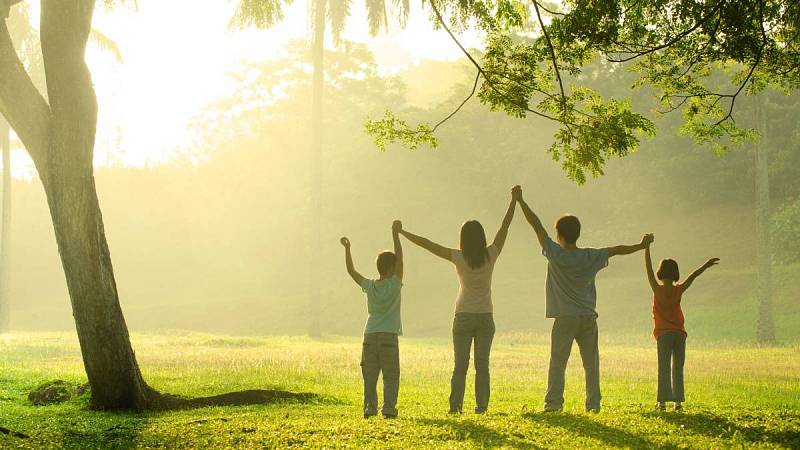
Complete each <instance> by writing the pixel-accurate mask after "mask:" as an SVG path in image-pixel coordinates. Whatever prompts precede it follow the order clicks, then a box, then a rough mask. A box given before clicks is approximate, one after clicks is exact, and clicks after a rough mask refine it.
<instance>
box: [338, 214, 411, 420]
mask: <svg viewBox="0 0 800 450" xmlns="http://www.w3.org/2000/svg"><path fill="white" fill-rule="evenodd" d="M401 229H402V224H401V223H400V221H399V220H395V221H394V223H393V224H392V238H393V240H394V253H392V252H389V251H384V252H381V253H380V254H378V258H377V266H378V274H379V278H378V279H377V280H370V279H367V278H364V277H363V276H361V274H360V273H358V271H356V269H355V267H354V266H353V257H352V255H351V254H350V240H349V239H347V238H346V237H343V238H342V239H341V243H342V245H343V246H344V249H345V263H346V265H347V273H349V274H350V276H351V277H352V278H353V281H355V282H356V283H357V284H358V285H359V286H360V287H361V289H362V290H363V291H364V292H365V293H366V294H367V312H368V316H367V323H366V325H365V326H364V344H363V346H362V350H361V375H362V377H363V378H364V418H369V417H372V416H375V415H377V414H378V393H377V385H378V375H379V374H381V373H382V374H383V408H382V413H383V417H384V418H387V419H393V418H395V417H397V393H398V391H399V388H400V352H399V348H398V339H397V337H398V336H399V335H401V334H403V326H402V323H401V321H400V289H401V288H402V286H403V282H402V280H403V248H402V247H401V245H400V237H399V232H400V230H401Z"/></svg>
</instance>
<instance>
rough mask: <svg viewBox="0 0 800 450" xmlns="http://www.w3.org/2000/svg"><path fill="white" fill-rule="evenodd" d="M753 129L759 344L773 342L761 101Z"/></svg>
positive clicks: (765, 142)
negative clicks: (756, 137)
mask: <svg viewBox="0 0 800 450" xmlns="http://www.w3.org/2000/svg"><path fill="white" fill-rule="evenodd" d="M755 116H756V117H755V119H756V127H757V128H758V131H759V133H760V134H761V136H760V140H759V141H758V142H757V143H756V155H755V157H756V215H757V220H756V228H757V234H758V249H757V255H758V256H757V260H758V276H757V283H756V296H757V299H758V326H757V329H756V339H757V341H758V343H759V344H764V345H768V344H772V343H774V342H775V327H774V324H773V321H772V242H771V237H770V205H769V139H768V135H769V131H768V130H767V121H766V108H765V99H764V98H763V95H761V96H759V97H757V98H756V100H755Z"/></svg>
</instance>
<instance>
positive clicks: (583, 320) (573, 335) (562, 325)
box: [544, 316, 600, 411]
mask: <svg viewBox="0 0 800 450" xmlns="http://www.w3.org/2000/svg"><path fill="white" fill-rule="evenodd" d="M572 341H577V342H578V348H579V349H580V352H581V360H583V371H584V373H585V375H586V404H585V406H586V410H587V411H589V410H600V352H599V349H598V347H597V318H596V317H594V316H569V317H558V318H556V320H555V322H553V331H552V334H551V335H550V370H549V371H548V373H547V394H546V395H545V398H544V405H545V408H546V409H561V408H563V407H564V375H565V373H566V370H567V361H569V355H570V352H572Z"/></svg>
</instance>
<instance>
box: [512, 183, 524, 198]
mask: <svg viewBox="0 0 800 450" xmlns="http://www.w3.org/2000/svg"><path fill="white" fill-rule="evenodd" d="M511 198H512V199H514V200H516V201H520V200H522V186H520V185H516V186H514V187H513V188H511Z"/></svg>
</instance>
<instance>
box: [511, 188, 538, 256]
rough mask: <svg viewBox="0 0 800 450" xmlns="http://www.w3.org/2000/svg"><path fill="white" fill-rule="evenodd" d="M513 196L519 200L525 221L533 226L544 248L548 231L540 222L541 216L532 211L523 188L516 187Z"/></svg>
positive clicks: (512, 192)
mask: <svg viewBox="0 0 800 450" xmlns="http://www.w3.org/2000/svg"><path fill="white" fill-rule="evenodd" d="M511 195H512V196H513V197H514V198H515V199H516V200H517V203H519V206H520V207H521V208H522V213H523V214H524V215H525V220H527V221H528V223H529V224H531V227H533V231H535V232H536V237H537V238H538V239H539V245H541V246H542V247H544V240H545V239H546V238H547V230H545V228H544V225H542V221H541V220H539V216H537V215H536V214H535V213H534V212H533V210H531V208H530V207H529V206H528V204H527V203H525V200H524V199H523V198H522V188H521V187H520V186H514V189H512V190H511Z"/></svg>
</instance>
